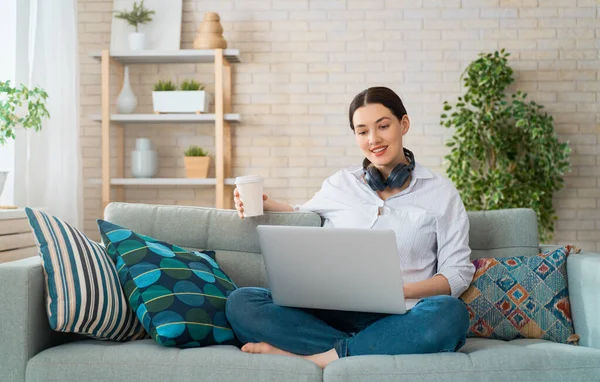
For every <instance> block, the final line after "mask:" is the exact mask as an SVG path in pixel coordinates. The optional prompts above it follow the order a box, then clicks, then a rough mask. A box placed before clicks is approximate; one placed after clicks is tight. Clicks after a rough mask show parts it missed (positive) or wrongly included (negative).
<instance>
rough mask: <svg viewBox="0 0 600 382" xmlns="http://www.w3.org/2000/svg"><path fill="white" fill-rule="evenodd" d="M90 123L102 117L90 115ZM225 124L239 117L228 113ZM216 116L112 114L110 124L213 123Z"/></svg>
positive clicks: (99, 120) (237, 120)
mask: <svg viewBox="0 0 600 382" xmlns="http://www.w3.org/2000/svg"><path fill="white" fill-rule="evenodd" d="M89 118H90V119H91V120H92V121H97V122H102V115H100V114H91V115H89ZM223 119H224V120H225V121H227V122H239V121H240V115H239V114H232V113H228V114H225V115H224V116H223ZM216 120H217V115H216V114H112V115H111V116H110V121H111V122H116V123H132V124H133V123H143V124H148V123H215V121H216Z"/></svg>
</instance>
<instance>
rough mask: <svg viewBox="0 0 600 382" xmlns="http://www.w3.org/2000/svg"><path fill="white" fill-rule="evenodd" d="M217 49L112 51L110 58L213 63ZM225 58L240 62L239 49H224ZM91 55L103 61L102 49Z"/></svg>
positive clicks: (127, 61)
mask: <svg viewBox="0 0 600 382" xmlns="http://www.w3.org/2000/svg"><path fill="white" fill-rule="evenodd" d="M216 51H217V49H204V50H196V49H181V50H171V51H169V50H166V51H157V50H140V51H134V52H131V51H112V52H110V58H112V59H113V60H116V61H119V62H120V63H122V64H124V65H129V64H189V63H192V64H202V63H204V64H212V63H214V62H215V57H216V56H217V53H216ZM221 51H222V52H223V58H224V59H225V60H227V62H229V63H237V62H240V51H239V50H238V49H223V50H221ZM89 56H90V57H93V58H95V59H97V60H99V61H102V51H96V52H91V53H90V54H89Z"/></svg>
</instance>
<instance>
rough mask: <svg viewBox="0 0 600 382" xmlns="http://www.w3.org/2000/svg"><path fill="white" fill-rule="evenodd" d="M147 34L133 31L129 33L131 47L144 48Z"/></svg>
mask: <svg viewBox="0 0 600 382" xmlns="http://www.w3.org/2000/svg"><path fill="white" fill-rule="evenodd" d="M145 41H146V36H145V35H144V34H143V33H139V32H133V33H130V34H129V49H131V50H144V44H145Z"/></svg>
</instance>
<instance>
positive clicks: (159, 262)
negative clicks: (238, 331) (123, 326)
mask: <svg viewBox="0 0 600 382" xmlns="http://www.w3.org/2000/svg"><path fill="white" fill-rule="evenodd" d="M98 227H99V228H100V234H101V235H102V240H103V242H104V244H105V245H106V248H107V251H108V254H109V255H110V256H111V257H112V258H113V261H114V262H115V264H116V267H117V272H118V274H119V279H120V281H121V284H122V285H123V288H124V289H125V294H126V295H127V298H128V299H129V303H130V305H131V308H132V309H133V311H135V312H136V314H137V316H138V318H139V320H140V321H141V322H142V325H143V326H144V328H145V329H146V330H147V331H148V333H150V336H151V337H152V338H154V339H155V340H156V342H158V343H159V344H161V345H164V346H176V347H180V348H189V347H200V346H208V345H215V344H237V339H236V338H235V337H234V334H233V331H232V329H231V326H230V325H229V322H228V321H227V319H226V317H225V303H226V302H227V297H228V296H229V294H230V293H231V292H232V291H233V290H235V288H236V286H235V284H234V283H233V281H232V280H231V279H230V278H229V276H227V275H226V274H225V272H223V271H222V270H221V269H220V267H219V265H218V264H217V262H216V261H215V260H214V252H212V251H206V252H194V253H192V252H189V251H186V250H185V249H183V248H180V247H178V246H176V245H171V244H168V243H165V242H162V241H158V240H156V239H153V238H151V237H148V236H144V235H140V234H137V233H135V232H133V231H131V230H129V229H127V228H123V227H121V226H118V225H116V224H113V223H110V222H107V221H104V220H98ZM211 252H212V253H211ZM211 255H212V256H211Z"/></svg>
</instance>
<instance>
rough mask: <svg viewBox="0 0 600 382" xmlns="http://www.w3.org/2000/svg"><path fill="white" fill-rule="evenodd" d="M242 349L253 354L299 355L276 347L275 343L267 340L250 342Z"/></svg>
mask: <svg viewBox="0 0 600 382" xmlns="http://www.w3.org/2000/svg"><path fill="white" fill-rule="evenodd" d="M242 351H243V352H246V353H252V354H277V355H287V356H297V357H299V356H298V355H296V354H294V353H290V352H287V351H285V350H281V349H279V348H276V347H275V346H273V345H270V344H268V343H266V342H258V343H254V342H248V343H247V344H246V345H244V346H242Z"/></svg>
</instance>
